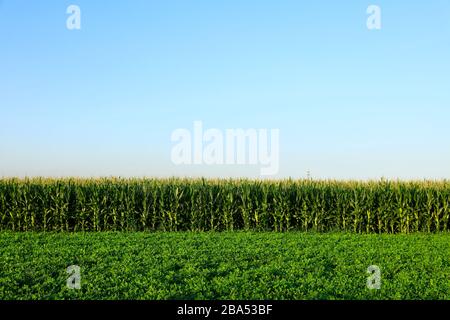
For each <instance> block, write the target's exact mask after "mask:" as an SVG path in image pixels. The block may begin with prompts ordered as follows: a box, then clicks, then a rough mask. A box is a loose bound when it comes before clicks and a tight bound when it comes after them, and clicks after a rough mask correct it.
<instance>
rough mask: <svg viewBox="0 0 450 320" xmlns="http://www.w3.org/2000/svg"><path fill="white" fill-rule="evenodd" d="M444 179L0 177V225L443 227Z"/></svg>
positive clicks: (447, 210)
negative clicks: (259, 179) (404, 180)
mask: <svg viewBox="0 0 450 320" xmlns="http://www.w3.org/2000/svg"><path fill="white" fill-rule="evenodd" d="M449 218H450V182H449V181H412V182H401V181H383V180H382V181H370V182H356V181H348V182H346V181H332V180H330V181H312V180H283V181H258V180H242V179H241V180H207V179H176V178H173V179H118V178H105V179H76V178H70V179H45V178H34V179H0V219H1V221H0V230H13V231H186V230H188V231H225V230H227V231H231V230H261V231H267V230H271V231H291V230H297V231H316V232H329V231H349V232H355V233H411V232H443V231H449V229H450V223H449Z"/></svg>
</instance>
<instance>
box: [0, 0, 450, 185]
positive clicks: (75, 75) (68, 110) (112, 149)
mask: <svg viewBox="0 0 450 320" xmlns="http://www.w3.org/2000/svg"><path fill="white" fill-rule="evenodd" d="M70 4H76V5H78V6H79V7H80V8H81V30H72V31H70V30H68V29H67V28H66V19H67V17H68V15H67V14H66V8H67V7H68V6H69V5H70ZM370 4H376V5H379V6H380V7H381V9H382V29H381V30H377V31H373V30H372V31H369V30H368V29H367V28H366V19H367V14H366V8H367V7H368V6H369V5H370ZM194 120H201V121H203V124H204V126H205V127H206V128H219V129H226V128H267V129H270V128H279V129H280V148H281V149H280V172H279V175H278V176H277V177H287V176H292V177H304V176H305V175H306V172H307V171H308V170H310V172H311V175H312V177H315V178H338V179H368V178H373V179H377V178H380V177H387V178H402V179H422V178H450V1H448V0H447V1H444V0H432V1H421V2H420V3H419V1H375V0H373V1H372V0H370V1H361V0H354V1H331V0H330V1H324V0H319V1H298V0H289V1H287V0H280V1H262V0H258V1H255V0H244V1H242V0H227V1H211V0H204V1H197V0H178V1H171V0H169V1H166V0H165V1H162V0H161V1H148V0H147V1H85V0H73V1H50V0H44V1H25V0H0V176H25V175H27V176H36V175H39V176H109V175H115V176H144V175H145V176H191V175H194V176H200V175H204V176H221V177H224V176H249V177H253V176H258V175H259V169H258V167H254V166H212V167H211V166H175V165H174V164H172V162H171V159H170V150H171V148H172V146H173V143H172V142H171V140H170V135H171V133H172V131H173V130H175V129H177V128H187V129H192V126H193V121H194Z"/></svg>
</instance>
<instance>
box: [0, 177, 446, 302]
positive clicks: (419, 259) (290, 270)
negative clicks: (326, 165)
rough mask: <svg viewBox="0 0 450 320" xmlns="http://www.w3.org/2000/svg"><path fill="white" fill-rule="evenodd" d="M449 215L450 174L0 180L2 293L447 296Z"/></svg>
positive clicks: (143, 296) (19, 296)
mask: <svg viewBox="0 0 450 320" xmlns="http://www.w3.org/2000/svg"><path fill="white" fill-rule="evenodd" d="M449 217H450V182H448V181H421V182H401V181H396V182H393V181H370V182H343V181H311V180H299V181H294V180H283V181H257V180H255V181H253V180H207V179H194V180H189V179H161V180H159V179H114V178H109V179H75V178H73V179H44V178H35V179H2V180H0V299H1V300H4V299H8V300H9V299H12V300H16V299H447V300H448V299H450V233H449V232H448V231H449V230H450V221H449ZM69 266H76V268H78V267H79V271H80V273H79V274H80V277H81V279H80V281H79V284H80V288H79V289H77V288H73V287H72V288H71V287H70V286H68V284H67V279H68V278H69V277H70V276H71V273H70V272H69V273H68V272H67V268H68V267H69ZM374 266H375V267H376V268H378V270H379V272H380V273H379V276H380V277H379V279H380V281H378V282H377V283H378V287H376V288H373V287H370V285H369V284H370V283H372V284H373V278H372V277H373V276H374V274H372V273H369V272H368V268H369V267H371V268H373V267H374ZM371 270H372V271H373V269H371ZM373 272H375V271H373ZM368 278H370V279H371V280H370V281H369V282H368Z"/></svg>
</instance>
